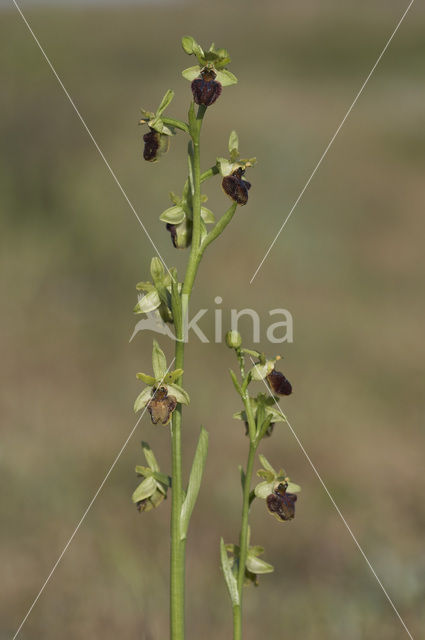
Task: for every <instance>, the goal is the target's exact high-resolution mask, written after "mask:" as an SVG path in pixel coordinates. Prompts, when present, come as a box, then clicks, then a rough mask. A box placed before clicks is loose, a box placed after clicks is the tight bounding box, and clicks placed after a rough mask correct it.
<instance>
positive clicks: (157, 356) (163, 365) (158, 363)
mask: <svg viewBox="0 0 425 640" xmlns="http://www.w3.org/2000/svg"><path fill="white" fill-rule="evenodd" d="M152 368H153V373H154V376H155V378H156V379H157V380H162V379H163V378H164V376H165V374H166V372H167V360H166V358H165V354H164V352H163V350H162V349H161V348H160V346H159V344H158V343H157V341H156V340H154V341H153V349H152Z"/></svg>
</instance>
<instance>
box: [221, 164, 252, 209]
mask: <svg viewBox="0 0 425 640" xmlns="http://www.w3.org/2000/svg"><path fill="white" fill-rule="evenodd" d="M244 173H245V170H244V169H242V168H241V167H238V168H237V169H236V170H235V171H233V173H231V174H230V176H224V178H223V181H222V183H221V186H222V187H223V191H224V193H225V194H226V195H228V196H229V198H231V199H232V200H234V201H235V202H237V203H238V204H240V205H244V204H246V203H247V202H248V191H249V189H250V188H251V183H250V182H248V180H243V179H242V176H243V175H244Z"/></svg>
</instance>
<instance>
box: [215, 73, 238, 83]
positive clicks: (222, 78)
mask: <svg viewBox="0 0 425 640" xmlns="http://www.w3.org/2000/svg"><path fill="white" fill-rule="evenodd" d="M216 74H217V75H216V80H217V81H218V82H220V84H221V85H223V87H230V85H231V84H236V83H237V81H238V79H237V77H236V76H235V75H233V73H231V72H230V71H228V70H227V69H221V70H220V71H219V70H218V69H217V71H216Z"/></svg>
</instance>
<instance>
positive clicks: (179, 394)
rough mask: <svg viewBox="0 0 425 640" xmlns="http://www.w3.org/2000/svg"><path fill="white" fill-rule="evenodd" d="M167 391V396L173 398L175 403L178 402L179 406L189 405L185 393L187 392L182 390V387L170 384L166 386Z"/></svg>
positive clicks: (187, 396)
mask: <svg viewBox="0 0 425 640" xmlns="http://www.w3.org/2000/svg"><path fill="white" fill-rule="evenodd" d="M167 389H168V395H170V396H174V397H175V398H176V400H177V402H180V403H181V404H189V402H190V398H189V394H188V393H187V391H185V390H184V389H183V387H181V386H180V385H178V384H175V383H172V384H167Z"/></svg>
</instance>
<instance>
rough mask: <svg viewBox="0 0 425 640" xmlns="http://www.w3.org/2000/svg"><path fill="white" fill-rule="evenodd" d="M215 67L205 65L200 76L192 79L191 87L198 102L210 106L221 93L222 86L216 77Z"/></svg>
mask: <svg viewBox="0 0 425 640" xmlns="http://www.w3.org/2000/svg"><path fill="white" fill-rule="evenodd" d="M215 78H216V73H215V72H214V70H213V69H210V68H208V67H205V68H204V69H202V70H201V73H200V77H199V78H195V80H193V81H192V84H191V89H192V94H193V99H194V101H195V103H196V104H198V105H204V106H205V107H210V106H211V105H212V104H214V102H215V101H216V100H217V98H218V97H219V96H220V95H221V91H222V86H221V83H220V82H218V81H217V80H216V79H215Z"/></svg>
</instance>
